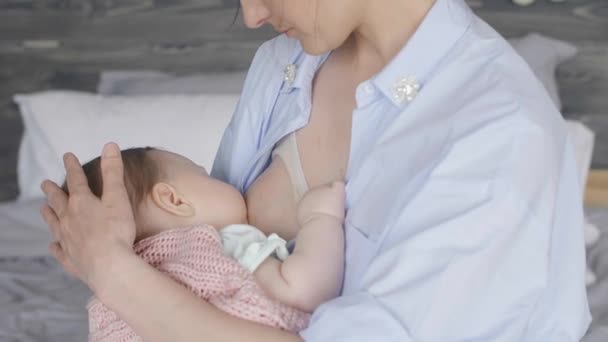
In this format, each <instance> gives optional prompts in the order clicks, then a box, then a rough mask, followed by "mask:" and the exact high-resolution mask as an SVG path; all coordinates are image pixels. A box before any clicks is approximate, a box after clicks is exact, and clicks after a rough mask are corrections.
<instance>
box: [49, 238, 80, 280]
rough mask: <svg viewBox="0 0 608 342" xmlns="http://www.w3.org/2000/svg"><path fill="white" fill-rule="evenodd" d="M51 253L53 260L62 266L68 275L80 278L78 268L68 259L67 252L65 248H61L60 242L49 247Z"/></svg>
mask: <svg viewBox="0 0 608 342" xmlns="http://www.w3.org/2000/svg"><path fill="white" fill-rule="evenodd" d="M49 252H50V253H51V255H52V256H53V258H55V259H56V260H57V261H58V262H59V263H60V264H61V266H62V267H63V269H64V270H65V271H66V272H67V273H69V274H70V275H72V276H74V277H78V272H77V271H76V267H74V265H73V264H72V262H70V259H68V258H67V257H66V255H65V252H64V251H63V248H61V245H60V244H59V242H53V243H51V244H50V245H49Z"/></svg>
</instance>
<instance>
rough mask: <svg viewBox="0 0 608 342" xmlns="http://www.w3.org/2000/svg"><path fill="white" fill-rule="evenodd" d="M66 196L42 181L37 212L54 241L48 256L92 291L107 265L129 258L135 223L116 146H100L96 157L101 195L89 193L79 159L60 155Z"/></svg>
mask: <svg viewBox="0 0 608 342" xmlns="http://www.w3.org/2000/svg"><path fill="white" fill-rule="evenodd" d="M63 160H64V165H65V170H66V179H67V180H66V181H67V186H68V189H69V192H70V195H69V197H68V195H67V194H66V193H65V192H63V190H61V188H60V187H59V186H58V185H57V184H55V183H53V182H51V181H49V180H46V181H44V182H43V183H42V191H44V193H45V195H46V197H47V204H46V205H44V206H43V207H42V210H41V213H42V216H43V218H44V220H45V221H46V223H47V224H48V225H49V228H50V230H51V232H52V233H53V236H54V238H55V240H56V241H55V242H53V243H51V245H50V251H51V254H52V255H53V256H54V257H55V259H57V260H58V261H59V262H60V263H61V264H62V265H63V267H64V268H65V270H66V271H67V272H68V273H71V274H72V275H74V276H76V277H78V278H79V279H80V280H82V281H83V282H85V283H86V284H87V285H88V286H89V287H90V288H91V289H92V290H93V291H94V292H97V291H98V290H99V288H100V287H102V286H103V285H102V283H103V280H104V279H107V278H108V277H106V276H104V274H108V272H109V271H111V267H112V266H113V265H115V263H116V262H119V261H120V260H122V257H123V256H124V255H125V253H128V254H129V253H130V254H133V249H132V246H133V242H134V240H135V221H134V218H133V211H132V209H131V204H130V202H129V198H128V195H127V191H126V188H125V185H124V175H123V164H122V158H121V155H120V149H119V148H118V146H117V145H116V144H113V143H110V144H106V146H104V149H103V152H102V156H101V174H102V179H103V192H102V193H103V195H102V197H101V199H99V198H97V197H96V196H95V195H93V193H92V192H91V190H90V188H89V185H88V182H87V179H86V176H85V174H84V172H83V170H82V167H81V165H80V163H79V162H78V159H76V157H75V156H74V155H73V154H71V153H66V154H65V155H64V158H63Z"/></svg>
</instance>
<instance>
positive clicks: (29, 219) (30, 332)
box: [0, 0, 608, 342]
mask: <svg viewBox="0 0 608 342" xmlns="http://www.w3.org/2000/svg"><path fill="white" fill-rule="evenodd" d="M234 3H235V1H233V0H203V1H201V0H198V1H197V0H180V1H171V2H166V1H148V0H125V1H94V0H71V1H55V0H43V1H38V0H36V1H34V0H14V1H13V0H9V1H4V2H2V3H0V341H2V342H4V341H7V342H8V341H32V342H38V341H62V342H70V341H83V340H86V338H87V330H88V328H87V319H86V311H85V309H84V306H85V304H86V301H87V299H88V298H89V296H90V291H89V290H88V289H87V288H86V286H84V285H82V284H81V283H80V282H78V281H76V280H75V279H72V278H71V277H70V276H68V275H66V274H65V273H64V272H63V271H62V269H61V268H60V267H59V265H58V264H57V263H56V262H55V261H54V260H53V259H52V258H51V257H50V256H48V252H47V246H48V243H49V241H50V238H51V237H50V236H49V233H48V232H47V230H46V228H45V225H44V223H43V222H42V219H41V218H40V215H39V214H38V212H39V208H40V206H41V204H42V200H41V199H40V198H37V197H36V195H35V193H36V191H37V189H36V188H37V183H36V181H32V180H30V181H29V182H27V184H25V183H23V180H21V182H22V184H20V183H19V180H18V178H17V174H18V167H17V160H18V159H19V147H20V145H21V146H22V145H23V141H24V137H26V135H24V127H26V126H28V125H29V124H28V123H27V122H25V121H24V118H25V116H23V115H21V114H20V110H21V111H22V112H23V109H24V108H23V106H24V104H23V103H25V102H27V103H28V104H29V105H31V106H34V105H38V106H39V107H49V106H48V104H49V102H48V101H63V100H64V99H65V97H61V96H64V95H65V94H63V95H62V94H54V95H53V96H54V97H49V96H47V95H44V96H43V95H40V96H38V97H36V98H35V99H32V98H27V99H25V100H23V101H22V103H21V105H20V106H18V105H17V104H16V103H15V101H14V95H15V94H18V93H19V94H25V93H30V92H40V91H46V90H52V89H70V90H76V91H80V92H89V93H100V94H102V96H109V97H110V96H116V95H119V96H129V97H137V96H141V95H151V96H153V97H157V98H159V97H161V96H160V95H161V94H166V93H167V92H172V93H173V95H175V94H178V93H179V94H182V95H180V96H186V95H183V94H185V93H187V94H188V95H187V96H198V95H196V94H199V93H208V92H211V91H213V92H215V93H218V92H219V93H222V94H224V95H226V97H223V100H222V101H224V102H218V103H216V106H220V107H221V108H227V107H229V106H231V105H233V102H234V101H236V98H235V97H234V95H235V94H238V91H239V88H238V87H239V86H240V84H241V82H242V78H243V77H244V71H245V70H246V68H247V66H248V64H249V62H250V60H251V58H252V57H253V54H254V52H255V49H256V48H257V47H258V46H259V44H261V42H263V41H264V40H266V39H268V38H269V37H271V36H272V35H273V32H271V30H269V29H261V30H256V31H249V30H245V29H244V27H243V26H242V25H241V24H239V22H237V23H235V24H232V22H233V17H234V14H235V10H234ZM468 3H469V4H470V5H471V7H472V8H473V9H474V10H475V11H476V12H477V13H478V14H479V15H481V16H482V17H483V18H484V19H486V20H487V21H488V22H489V23H490V24H492V25H493V26H495V27H496V28H497V29H498V30H499V31H500V32H501V33H503V34H504V35H505V36H507V37H513V40H512V43H513V44H514V46H516V47H519V48H521V51H520V50H518V51H520V53H521V54H522V55H526V54H528V55H529V56H531V58H533V57H535V56H538V55H539V53H538V51H537V50H533V49H532V50H530V46H536V47H537V48H538V46H544V47H545V48H544V50H543V51H542V52H543V55H546V52H547V51H551V53H553V55H551V56H549V57H548V58H547V59H544V60H537V62H538V63H539V65H538V66H539V68H540V69H543V68H549V69H548V70H549V73H547V72H546V71H545V74H539V78H542V79H544V78H546V80H545V81H546V82H548V83H551V82H553V83H554V85H553V87H554V89H553V93H554V96H557V97H558V99H559V101H560V103H559V105H560V106H561V108H562V112H563V113H564V116H565V117H566V118H569V119H575V120H578V121H579V122H581V123H584V124H585V125H586V126H587V127H589V128H591V129H592V130H593V131H594V133H595V148H594V149H593V151H594V153H593V155H589V156H588V160H587V161H586V162H587V168H588V167H589V165H591V167H592V168H593V169H594V170H601V169H607V168H608V97H606V96H605V93H606V92H607V91H608V62H607V61H608V3H607V2H606V1H605V0H566V1H563V2H559V3H557V2H556V3H554V2H552V1H545V0H542V1H541V0H537V2H536V3H534V4H533V5H531V6H529V7H525V8H523V7H517V6H515V5H513V4H512V3H511V2H510V1H508V0H469V1H468ZM124 32H128V33H129V34H128V35H125V34H124ZM531 32H539V33H540V34H541V35H543V36H545V37H552V38H554V39H558V40H560V42H555V41H551V40H547V39H544V38H543V39H541V38H539V37H538V36H530V33H531ZM522 37H523V38H522ZM525 37H527V38H525ZM526 39H527V40H526ZM561 42H565V43H566V45H563V44H561ZM543 44H544V45H543ZM572 46H574V47H575V48H576V50H577V53H575V54H573V53H572V49H571V47H572ZM574 55H576V56H574ZM566 56H569V57H568V58H566ZM524 57H525V56H524ZM558 64H559V65H560V66H559V68H557V65H558ZM556 68H557V73H556V75H557V78H555V77H554V75H555V70H556ZM116 70H119V71H116ZM552 77H553V79H551V78H552ZM209 84H212V85H213V89H212V90H210V89H208V85H209ZM150 85H154V87H151V86H150ZM549 87H551V85H549ZM78 96H80V95H78ZM83 96H84V97H82V98H80V99H81V102H79V104H80V106H81V107H78V106H76V105H74V102H70V106H67V107H66V106H65V102H55V103H61V104H62V106H61V108H62V111H63V112H64V113H62V114H61V115H68V114H66V113H67V112H68V110H67V109H66V108H69V109H70V110H72V111H73V112H77V111H78V110H81V109H82V108H83V107H82V106H86V104H87V103H88V102H87V101H93V99H94V98H96V97H95V96H96V95H95V96H93V95H83ZM87 96H88V97H87ZM231 96H232V97H231ZM34 100H35V101H38V102H35V101H34ZM190 100H191V99H190ZM197 100H201V99H200V98H197ZM203 100H204V99H203ZM44 101H47V102H44ZM112 101H113V100H108V102H107V104H108V105H112V106H114V105H115V103H114V102H112ZM201 101H202V100H201ZM17 102H19V101H17ZM34 102H35V103H34ZM141 102H146V101H141ZM121 105H122V104H121ZM129 105H133V103H130V104H129ZM138 105H142V104H141V103H139V104H138ZM215 108H218V107H215ZM157 109H158V108H157ZM191 109H192V108H183V110H184V111H190V110H191ZM158 110H160V109H158ZM190 113H191V115H194V114H195V113H196V112H194V111H191V112H190ZM53 115H60V114H57V113H53ZM41 117H43V116H42V115H41ZM64 120H69V118H67V117H66V119H64ZM82 124H83V125H84V123H82ZM216 124H217V125H219V126H221V125H225V124H226V121H225V118H224V119H222V120H219V121H217V122H216ZM159 126H160V127H162V122H160V121H159ZM219 126H218V127H219ZM183 129H187V128H183ZM30 130H31V127H30ZM216 133H217V129H216ZM106 138H107V136H97V137H96V139H99V140H103V139H106ZM91 139H92V138H91ZM93 140H94V139H93ZM59 143H64V142H61V141H60V142H57V144H59ZM131 143H136V142H134V141H131ZM188 143H192V142H188ZM58 146H63V145H56V146H55V145H51V147H55V148H57V149H59V148H60V147H58ZM47 147H48V146H47ZM207 147H208V151H206V152H205V153H207V154H208V153H211V152H210V151H212V150H213V149H214V147H213V146H207ZM38 152H40V154H44V152H43V150H42V148H40V151H38ZM82 153H85V152H82ZM88 153H93V152H88ZM184 154H186V153H184ZM39 157H40V156H39ZM40 158H42V157H40ZM40 158H33V159H32V163H34V164H32V165H34V167H32V166H30V169H38V172H39V173H45V174H48V173H53V172H54V171H53V170H56V168H57V165H56V164H54V165H52V168H51V169H44V168H40V167H39V165H38V164H35V163H37V162H39V161H40V160H39V159H40ZM209 160H212V158H210V157H209V156H208V155H207V156H201V163H203V164H205V163H209ZM36 165H38V166H36ZM59 167H60V165H59ZM32 179H35V178H32ZM607 180H608V176H607V174H606V173H605V171H592V172H591V175H590V182H589V184H591V185H593V187H592V188H590V189H589V190H588V192H587V194H588V198H587V206H586V214H587V218H588V220H589V221H590V222H592V223H593V224H594V225H595V226H596V227H597V228H599V230H600V234H599V238H597V242H595V243H594V244H592V245H590V246H589V247H588V251H587V252H588V254H587V259H588V260H587V262H588V266H589V268H590V270H592V271H593V272H594V274H595V276H596V282H595V283H594V284H592V285H590V286H589V287H588V297H589V302H590V305H591V310H592V315H593V323H592V325H591V328H590V329H589V331H588V333H587V335H586V336H585V338H584V341H585V342H600V341H602V342H605V341H608V197H607V196H608V181H607ZM20 188H21V190H22V191H21V193H20V191H19V189H20ZM26 188H27V189H28V190H27V191H24V189H26ZM28 191H29V194H30V195H31V196H29V197H24V196H23V195H24V194H26V193H28ZM18 197H19V200H17V198H18Z"/></svg>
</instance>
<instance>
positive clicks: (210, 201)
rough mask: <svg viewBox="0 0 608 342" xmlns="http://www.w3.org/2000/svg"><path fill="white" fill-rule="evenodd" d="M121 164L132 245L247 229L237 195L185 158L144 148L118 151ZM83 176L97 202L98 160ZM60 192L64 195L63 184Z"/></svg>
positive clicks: (99, 190)
mask: <svg viewBox="0 0 608 342" xmlns="http://www.w3.org/2000/svg"><path fill="white" fill-rule="evenodd" d="M122 160H123V165H124V183H125V187H126V189H127V193H128V195H129V201H130V202H131V207H132V208H133V214H134V217H135V223H136V226H137V240H140V239H142V238H145V237H148V236H151V235H154V234H157V233H160V232H161V231H164V230H168V229H174V228H179V227H186V226H194V225H200V224H210V225H213V226H215V227H216V228H222V227H223V226H225V225H228V224H232V223H246V220H247V209H246V206H245V200H244V199H243V196H242V195H241V194H240V192H239V191H238V190H237V189H235V188H234V187H233V186H231V185H230V184H227V183H224V182H222V181H219V180H217V179H214V178H212V177H210V176H209V175H208V173H207V171H206V170H205V169H204V168H203V167H202V166H199V165H196V164H195V163H194V162H192V161H191V160H189V159H188V158H186V157H183V156H181V155H178V154H175V153H172V152H167V151H163V150H159V149H155V148H150V147H145V148H132V149H128V150H124V151H122ZM83 170H84V173H85V175H86V177H87V179H88V182H89V187H90V188H91V191H92V192H93V194H95V195H96V196H97V197H101V195H102V189H103V184H102V177H101V160H100V158H99V157H97V158H95V159H93V160H92V161H90V162H88V163H86V164H84V165H83ZM63 189H64V191H66V192H67V190H68V189H67V186H66V184H64V185H63Z"/></svg>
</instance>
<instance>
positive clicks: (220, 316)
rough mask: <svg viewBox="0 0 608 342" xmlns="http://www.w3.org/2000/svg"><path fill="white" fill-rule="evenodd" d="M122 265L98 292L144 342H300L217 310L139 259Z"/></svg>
mask: <svg viewBox="0 0 608 342" xmlns="http://www.w3.org/2000/svg"><path fill="white" fill-rule="evenodd" d="M118 260H120V262H115V263H113V265H112V267H111V270H109V271H108V272H107V273H105V274H104V275H103V277H104V279H100V280H98V281H97V282H96V286H95V288H94V291H95V292H96V295H97V297H98V298H99V299H100V300H101V302H103V303H104V304H105V305H106V306H108V307H109V308H110V309H112V310H113V311H114V312H116V313H117V314H118V316H119V317H121V318H122V319H123V320H125V321H126V322H127V323H128V324H129V326H130V327H131V328H132V329H133V330H134V331H135V332H136V333H137V334H138V335H140V336H141V337H142V338H143V339H144V340H145V341H188V342H190V341H199V340H205V341H300V340H301V339H300V337H299V336H298V335H295V334H291V333H289V332H286V331H282V330H279V329H275V328H272V327H268V326H265V325H261V324H257V323H253V322H249V321H246V320H243V319H240V318H238V317H234V316H232V315H229V314H227V313H225V312H223V311H221V310H219V309H217V308H216V307H215V306H213V305H211V304H209V303H208V302H206V301H205V300H203V299H201V298H198V297H197V296H196V295H195V294H193V293H192V292H190V291H189V290H188V289H186V288H185V287H183V286H182V285H180V284H178V283H176V282H175V281H174V280H173V279H171V278H169V277H168V276H166V275H164V274H162V273H161V272H159V271H158V270H156V269H155V268H153V267H152V266H150V265H149V264H148V263H146V262H145V261H144V260H142V259H140V258H139V257H137V256H136V255H135V254H125V255H123V256H122V257H121V258H119V259H118Z"/></svg>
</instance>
